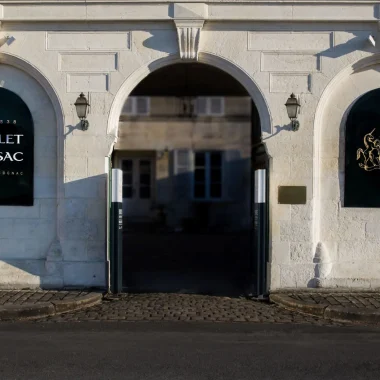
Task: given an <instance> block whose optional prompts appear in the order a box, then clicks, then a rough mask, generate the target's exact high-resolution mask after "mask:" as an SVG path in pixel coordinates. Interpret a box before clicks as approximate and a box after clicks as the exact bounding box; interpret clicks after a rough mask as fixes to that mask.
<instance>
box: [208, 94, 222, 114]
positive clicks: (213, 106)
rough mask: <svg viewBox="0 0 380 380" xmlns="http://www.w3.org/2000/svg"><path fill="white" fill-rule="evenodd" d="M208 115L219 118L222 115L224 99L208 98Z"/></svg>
mask: <svg viewBox="0 0 380 380" xmlns="http://www.w3.org/2000/svg"><path fill="white" fill-rule="evenodd" d="M209 101H210V115H215V116H221V115H224V98H222V97H212V98H210V100H209Z"/></svg>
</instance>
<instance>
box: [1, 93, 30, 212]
mask: <svg viewBox="0 0 380 380" xmlns="http://www.w3.org/2000/svg"><path fill="white" fill-rule="evenodd" d="M33 169H34V131H33V119H32V115H31V114H30V111H29V109H28V107H27V106H26V104H25V103H24V102H23V100H22V99H21V98H20V97H19V96H18V95H16V94H14V93H13V92H11V91H9V90H6V89H4V88H0V205H2V206H32V205H33V175H34V172H33Z"/></svg>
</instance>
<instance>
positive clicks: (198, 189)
mask: <svg viewBox="0 0 380 380" xmlns="http://www.w3.org/2000/svg"><path fill="white" fill-rule="evenodd" d="M205 190H206V189H205V186H204V185H201V184H196V185H195V186H194V197H195V198H204V197H205V195H206V191H205Z"/></svg>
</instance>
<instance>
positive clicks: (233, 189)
mask: <svg viewBox="0 0 380 380" xmlns="http://www.w3.org/2000/svg"><path fill="white" fill-rule="evenodd" d="M260 136H261V131H260V121H259V117H258V113H257V110H256V108H255V106H254V104H253V103H252V101H251V99H250V98H249V96H248V94H247V92H246V91H245V89H244V88H243V87H242V86H241V85H240V84H239V83H238V82H237V81H236V80H235V79H234V78H232V77H230V76H229V75H228V74H226V73H224V72H222V71H221V70H218V69H215V68H212V67H210V66H207V65H203V64H198V63H196V64H177V65H173V66H169V67H166V68H163V69H161V70H158V71H156V72H155V73H152V74H151V75H149V76H148V77H147V78H146V79H145V80H143V81H142V82H141V83H140V85H139V86H138V87H137V88H136V89H135V90H134V91H133V93H132V94H131V96H130V97H129V98H128V100H127V102H126V104H125V107H124V109H123V113H122V115H121V116H120V124H119V141H118V143H117V145H116V147H115V152H114V157H113V165H114V167H120V168H121V169H122V170H123V221H124V230H123V286H124V288H125V290H126V291H132V290H133V291H157V292H160V291H164V292H172V291H174V292H178V291H181V292H191V293H203V294H205V293H208V294H226V295H227V294H229V295H231V294H235V295H236V294H241V293H243V292H244V290H245V289H246V288H247V286H248V285H249V281H251V275H252V265H253V264H252V250H253V237H252V217H251V215H252V212H251V209H252V200H253V193H252V186H251V183H252V175H251V173H252V167H253V165H255V156H256V153H255V152H256V150H257V146H258V144H259V143H260ZM253 148H254V149H253ZM252 152H254V154H252Z"/></svg>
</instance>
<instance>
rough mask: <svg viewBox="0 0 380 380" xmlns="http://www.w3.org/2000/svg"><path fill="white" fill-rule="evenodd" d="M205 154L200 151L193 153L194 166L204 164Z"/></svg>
mask: <svg viewBox="0 0 380 380" xmlns="http://www.w3.org/2000/svg"><path fill="white" fill-rule="evenodd" d="M205 165H206V155H205V154H204V153H202V152H198V153H195V166H205Z"/></svg>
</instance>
